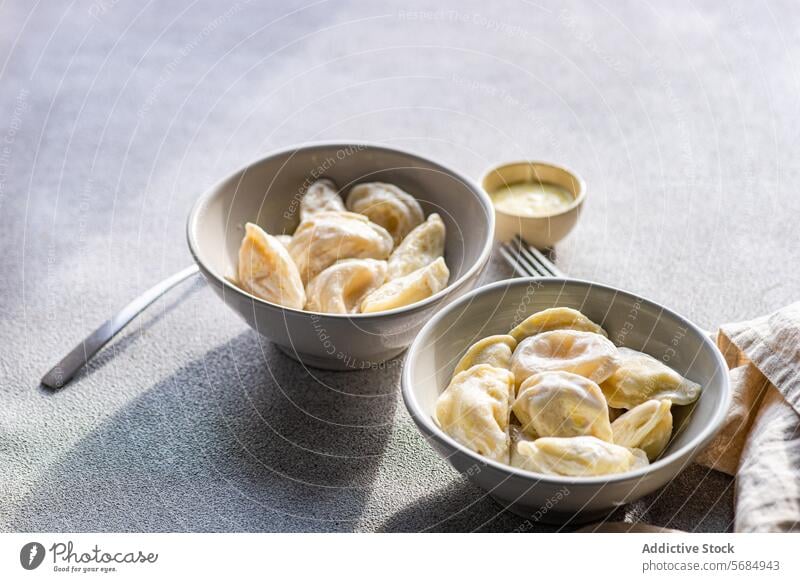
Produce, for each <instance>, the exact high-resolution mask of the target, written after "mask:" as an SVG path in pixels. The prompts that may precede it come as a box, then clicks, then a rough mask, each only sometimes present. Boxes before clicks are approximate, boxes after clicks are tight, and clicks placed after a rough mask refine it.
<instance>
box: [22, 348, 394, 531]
mask: <svg viewBox="0 0 800 582" xmlns="http://www.w3.org/2000/svg"><path fill="white" fill-rule="evenodd" d="M270 363H271V365H270ZM396 368H397V370H396V371H395V372H389V373H387V370H377V371H373V370H367V371H359V372H350V373H348V374H341V373H335V372H324V371H320V370H307V369H305V368H304V367H303V366H302V365H301V364H299V363H297V362H295V361H294V360H292V359H290V358H288V357H287V356H285V355H283V354H281V353H280V352H278V350H277V349H276V348H275V347H274V346H273V345H272V344H270V343H268V342H266V341H262V340H260V339H259V337H258V336H257V335H256V334H254V333H252V332H246V333H243V334H242V335H240V336H238V337H237V338H235V339H233V340H232V341H230V342H229V343H227V344H225V345H223V346H220V347H218V348H216V349H214V350H212V351H210V352H208V353H207V354H206V355H205V356H204V357H203V358H200V359H198V360H195V361H193V362H191V363H190V364H188V365H187V366H185V367H183V368H181V369H180V370H178V371H177V372H176V373H175V374H173V375H172V376H170V377H168V378H166V379H164V380H163V381H161V382H159V383H157V384H156V385H154V386H153V387H152V388H151V389H149V390H148V391H147V392H145V393H143V394H142V395H141V396H140V397H138V398H137V399H135V400H133V401H131V402H129V403H128V404H127V405H126V406H125V407H124V408H122V409H121V410H119V411H117V412H116V413H115V414H114V415H113V416H111V417H110V418H108V419H106V420H104V421H103V422H101V423H100V424H99V425H98V426H97V428H95V429H94V430H92V432H91V433H90V434H89V435H88V436H87V437H86V438H84V439H83V440H82V441H80V442H79V443H78V444H77V445H76V446H75V447H74V448H73V449H72V450H71V451H70V453H69V455H68V456H67V457H66V458H63V459H61V460H60V461H59V462H58V463H57V464H56V465H54V466H52V467H51V468H50V470H49V471H48V472H47V473H45V474H44V475H42V477H41V480H40V483H39V486H38V487H37V488H36V490H35V491H34V492H33V493H32V495H31V496H30V498H29V499H28V501H27V510H26V511H25V512H24V515H20V516H17V517H16V518H15V519H14V521H15V523H14V526H13V527H14V529H17V530H27V531H32V530H62V531H63V530H72V531H86V530H88V531H318V530H322V531H329V530H351V529H354V528H355V527H356V523H357V521H358V519H359V517H360V516H361V513H362V510H363V506H364V503H365V502H366V500H367V498H368V496H369V493H370V488H371V484H372V483H373V481H374V477H375V473H376V471H377V467H378V464H379V461H380V458H381V456H382V453H383V450H384V447H385V445H386V442H387V439H388V437H389V435H390V431H391V423H392V419H393V417H394V412H395V406H396V402H397V399H396V390H397V388H396V386H397V380H398V378H397V377H396V376H398V375H399V368H400V366H396ZM315 378H316V379H315ZM109 389H111V387H109ZM87 405H88V406H97V408H98V416H100V415H101V414H102V412H100V411H103V406H102V403H88V404H87ZM54 438H57V435H54ZM59 524H60V525H59Z"/></svg>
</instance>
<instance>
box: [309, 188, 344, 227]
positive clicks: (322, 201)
mask: <svg viewBox="0 0 800 582" xmlns="http://www.w3.org/2000/svg"><path fill="white" fill-rule="evenodd" d="M345 210H347V209H346V208H345V207H344V200H342V197H341V196H339V193H338V192H337V188H336V184H334V183H333V180H329V179H327V178H322V179H321V180H317V181H316V182H314V183H313V184H311V186H309V187H308V190H306V193H305V194H304V195H303V197H302V198H301V199H300V222H302V221H304V220H308V219H309V218H311V217H312V216H313V215H314V214H316V213H317V212H329V211H330V212H344V211H345Z"/></svg>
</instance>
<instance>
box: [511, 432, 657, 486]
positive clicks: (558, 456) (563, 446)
mask: <svg viewBox="0 0 800 582" xmlns="http://www.w3.org/2000/svg"><path fill="white" fill-rule="evenodd" d="M514 458H515V460H516V461H517V463H518V465H517V466H518V467H520V468H522V469H526V470H528V471H534V472H536V473H544V474H546V475H562V476H565V477H592V476H596V475H612V474H615V473H626V472H628V471H632V470H634V469H638V468H639V467H645V466H647V465H648V461H647V455H645V453H644V451H640V450H638V449H626V448H625V447H622V446H620V445H615V444H613V443H609V442H606V441H603V440H600V439H598V438H596V437H593V436H578V437H571V438H560V437H542V438H540V439H536V440H535V441H533V442H521V443H519V444H518V445H517V450H516V454H515V456H514Z"/></svg>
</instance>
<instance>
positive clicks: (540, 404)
mask: <svg viewBox="0 0 800 582" xmlns="http://www.w3.org/2000/svg"><path fill="white" fill-rule="evenodd" d="M511 410H512V411H513V412H514V416H516V417H517V420H519V422H520V423H521V424H522V429H523V430H524V431H525V432H528V431H530V434H531V435H538V436H541V437H575V436H583V435H589V436H594V437H597V438H599V439H602V440H604V441H608V442H612V433H611V423H610V422H609V420H608V406H607V405H606V399H605V398H604V397H603V393H602V392H601V391H600V388H599V386H598V385H597V384H595V383H594V382H592V381H591V380H589V379H588V378H584V377H583V376H578V375H577V374H571V373H570V372H543V373H541V374H535V375H533V376H531V377H530V378H528V379H527V380H525V381H524V382H523V383H522V385H521V386H520V387H519V390H518V394H517V398H516V400H515V401H514V404H513V406H512V407H511Z"/></svg>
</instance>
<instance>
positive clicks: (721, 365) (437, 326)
mask: <svg viewBox="0 0 800 582" xmlns="http://www.w3.org/2000/svg"><path fill="white" fill-rule="evenodd" d="M548 307H572V308H575V309H578V310H580V311H582V312H583V313H585V314H586V315H587V316H588V317H589V318H590V319H592V320H593V321H595V322H597V323H599V324H601V325H602V326H603V327H604V328H605V329H606V331H607V332H608V336H609V339H611V340H612V341H613V342H614V343H615V344H617V345H624V346H627V347H629V348H632V349H636V350H641V351H644V352H646V353H648V354H650V355H652V356H654V357H656V358H658V359H660V360H661V361H663V362H665V363H666V364H667V365H669V366H670V367H672V368H673V369H675V370H677V371H678V372H680V373H681V374H683V375H685V376H687V377H688V378H690V379H691V380H694V381H695V382H699V383H700V384H701V385H702V386H703V392H702V395H701V396H700V399H699V400H698V401H697V402H696V403H695V404H694V405H692V406H684V407H674V408H673V416H674V425H675V430H674V432H673V438H672V440H671V442H670V444H669V447H668V448H667V450H666V451H665V453H664V454H663V455H662V456H661V458H659V459H658V460H656V461H655V462H654V463H652V464H651V465H650V466H648V467H646V468H643V469H639V470H637V471H632V472H630V473H623V474H619V475H613V476H606V477H591V478H567V477H559V476H552V475H540V474H536V473H531V472H529V471H523V470H521V469H516V468H514V467H511V466H508V465H504V464H502V463H498V462H495V461H492V460H489V459H486V458H485V457H482V456H480V455H478V454H477V453H474V452H472V451H471V450H469V449H467V448H466V447H464V446H463V445H461V444H459V443H458V442H456V441H455V440H453V439H452V438H450V437H449V436H448V435H446V434H445V433H444V432H443V431H442V430H441V429H440V428H439V427H438V426H436V424H435V422H434V421H433V411H434V407H435V403H436V399H437V397H438V396H439V394H440V393H441V392H442V391H443V390H444V389H445V388H446V387H447V384H448V382H449V380H450V376H451V374H452V372H453V368H454V367H455V365H456V363H457V362H458V360H459V358H460V357H461V355H462V354H463V353H464V351H465V350H466V349H467V347H469V345H471V344H472V343H473V342H475V341H477V340H478V339H480V338H483V337H485V336H489V335H493V334H499V333H507V332H508V330H509V329H511V328H512V327H514V325H516V323H518V322H520V321H521V320H522V319H524V318H525V317H527V316H528V315H530V314H532V313H534V312H536V311H540V310H542V309H546V308H548ZM402 383H403V399H404V400H405V403H406V407H407V408H408V410H409V412H410V414H411V416H412V418H413V419H414V422H415V423H416V424H417V426H418V427H419V429H420V431H421V432H422V434H423V435H424V436H425V437H426V439H427V440H428V441H429V442H430V444H431V445H432V446H433V447H434V448H435V449H436V450H437V451H438V452H439V453H440V454H441V455H442V456H443V457H444V458H446V459H447V460H448V461H449V462H450V463H451V464H452V465H453V467H454V468H455V469H456V470H457V471H458V472H460V473H461V474H463V475H465V476H467V477H468V478H469V479H470V480H472V481H473V482H474V483H475V484H477V485H478V486H479V487H481V488H483V489H485V490H486V491H487V492H488V493H489V494H490V495H491V496H492V497H493V498H494V499H496V500H497V501H498V502H500V503H501V504H502V505H503V506H504V507H506V508H508V509H510V510H512V511H514V512H516V513H519V514H521V515H524V516H527V517H532V518H534V519H539V520H542V521H545V522H549V523H563V522H565V521H567V520H572V521H573V522H580V521H586V520H590V519H594V518H596V517H598V516H599V515H602V514H605V513H607V512H609V511H611V510H613V509H614V508H615V507H617V506H619V505H622V504H625V503H629V502H631V501H634V500H636V499H638V498H639V497H642V496H644V495H647V494H648V493H651V492H652V491H654V490H656V489H658V488H659V487H662V486H663V485H665V484H666V483H668V482H669V481H670V480H671V479H672V478H674V477H675V476H676V475H677V474H678V473H679V472H680V471H681V470H682V469H684V468H685V467H686V466H687V465H688V464H689V463H690V462H691V460H692V458H693V457H694V456H695V455H696V454H697V453H698V452H699V451H700V450H701V449H702V448H703V447H704V446H705V445H706V444H708V443H709V441H710V440H711V439H712V438H713V436H714V435H715V433H716V432H717V431H718V430H719V428H720V426H721V424H722V421H723V419H724V417H725V413H726V411H727V409H728V407H729V404H730V398H731V395H730V386H729V384H728V373H727V368H726V366H725V362H724V360H723V358H722V355H721V354H720V353H719V350H718V349H717V348H716V346H715V345H714V344H713V342H711V340H710V339H709V338H708V337H706V335H705V334H704V333H703V331H702V330H701V329H699V328H698V327H697V326H695V325H694V324H692V323H691V322H689V321H688V320H686V319H684V318H683V317H681V316H680V315H678V314H676V313H674V312H672V311H670V310H669V309H667V308H665V307H662V306H660V305H658V304H656V303H654V302H652V301H648V300H647V299H643V298H641V297H637V296H636V295H633V294H631V293H627V292H625V291H620V290H618V289H614V288H611V287H606V286H603V285H597V284H593V283H589V282H586V281H579V280H575V279H513V280H508V281H500V282H497V283H493V284H491V285H487V286H485V287H481V288H480V289H477V290H475V291H473V292H471V293H469V294H467V295H464V296H463V297H461V298H460V299H459V300H458V301H455V302H453V303H452V304H450V305H448V306H447V307H446V308H444V309H442V310H441V311H439V313H437V314H436V315H435V316H434V317H433V319H431V321H429V322H428V323H427V324H426V325H425V327H424V328H422V330H421V331H420V333H419V335H417V338H416V339H415V340H414V343H413V344H412V345H411V347H410V348H409V352H408V355H407V357H406V362H405V367H404V369H403V379H402Z"/></svg>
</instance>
